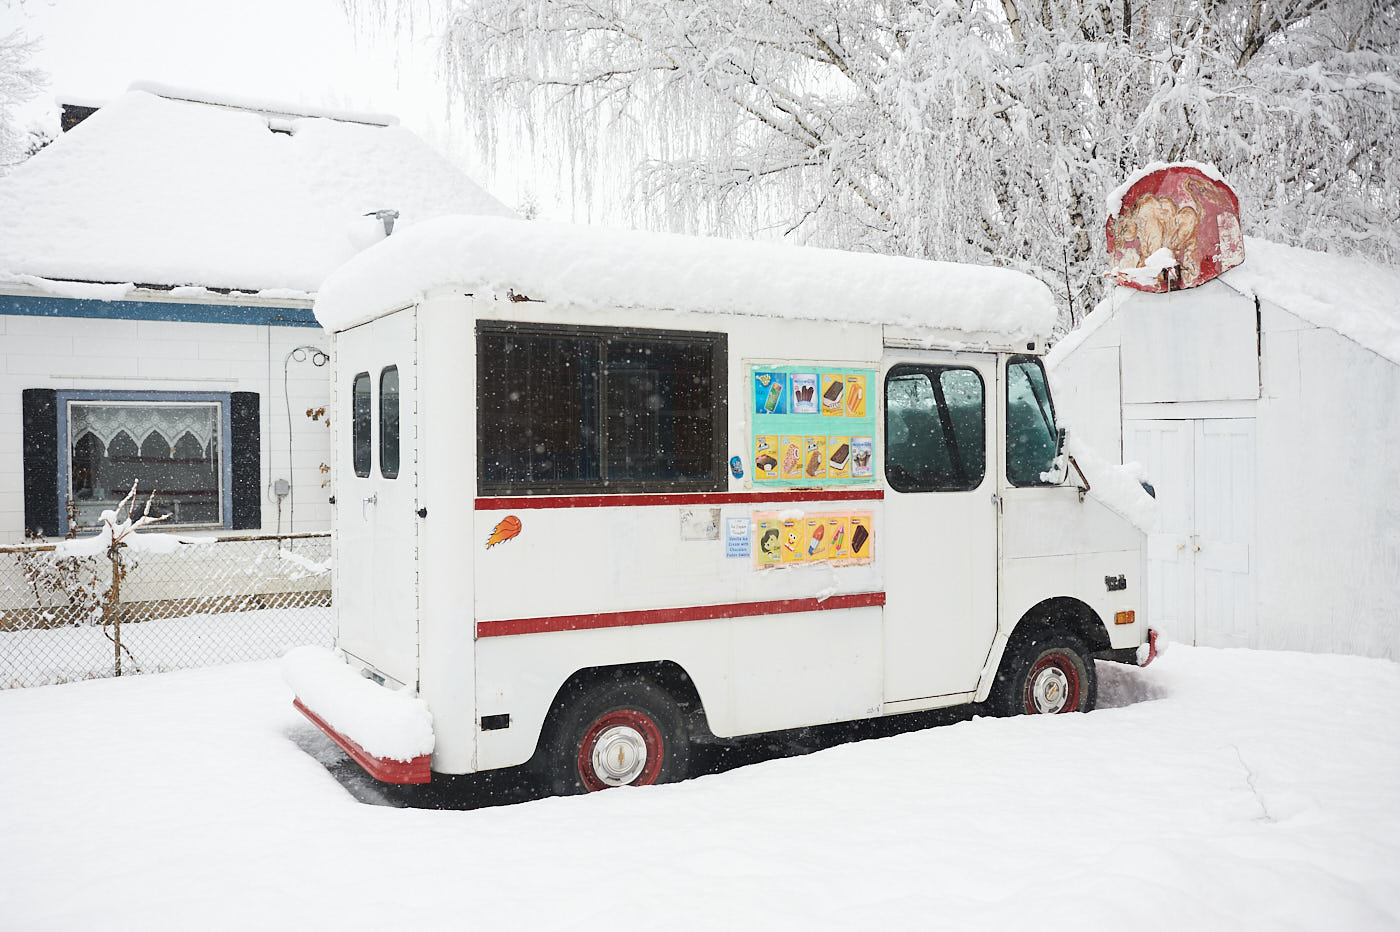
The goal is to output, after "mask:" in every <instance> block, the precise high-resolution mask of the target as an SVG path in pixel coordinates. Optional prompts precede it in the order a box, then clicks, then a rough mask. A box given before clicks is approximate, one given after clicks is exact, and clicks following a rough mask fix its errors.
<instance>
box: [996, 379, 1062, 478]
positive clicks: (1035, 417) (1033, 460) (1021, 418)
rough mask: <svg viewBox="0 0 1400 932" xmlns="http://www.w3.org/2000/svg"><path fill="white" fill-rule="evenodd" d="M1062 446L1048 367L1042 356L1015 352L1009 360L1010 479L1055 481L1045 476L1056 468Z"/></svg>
mask: <svg viewBox="0 0 1400 932" xmlns="http://www.w3.org/2000/svg"><path fill="white" fill-rule="evenodd" d="M1058 446H1059V434H1058V432H1057V431H1056V429H1055V406H1054V403H1053V402H1051V400H1050V388H1049V385H1048V384H1047V383H1046V380H1045V370H1044V368H1042V367H1041V364H1040V360H1039V359H1036V358H1034V357H1031V356H1013V357H1012V358H1011V361H1010V362H1008V363H1007V364H1006V481H1007V482H1010V483H1011V484H1012V485H1054V484H1055V483H1054V481H1053V480H1048V479H1042V478H1041V476H1042V474H1047V473H1049V472H1050V471H1051V470H1052V469H1053V467H1054V462H1055V454H1056V452H1057V448H1058Z"/></svg>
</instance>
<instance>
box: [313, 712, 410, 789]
mask: <svg viewBox="0 0 1400 932" xmlns="http://www.w3.org/2000/svg"><path fill="white" fill-rule="evenodd" d="M292 705H294V706H296V707H297V710H298V711H300V712H301V714H302V715H305V716H306V717H307V718H309V719H311V724H313V725H315V726H316V727H317V728H319V729H321V730H322V731H324V732H325V733H326V737H328V738H330V739H331V740H332V741H334V742H335V743H336V744H338V745H340V747H341V749H342V750H343V751H345V753H346V754H349V755H350V756H351V757H352V758H354V760H355V763H357V764H359V765H360V766H361V767H363V768H365V772H366V773H368V774H369V775H370V776H371V777H374V779H376V780H382V781H384V782H385V783H429V782H431V781H432V779H433V774H432V771H431V770H430V769H429V762H430V760H431V758H430V757H429V756H428V755H427V754H423V755H421V756H419V757H415V758H414V759H413V760H411V761H401V760H390V759H389V758H387V757H375V756H374V755H373V754H371V753H370V752H369V751H366V750H365V749H364V748H363V747H361V746H360V744H359V742H358V741H355V740H354V739H352V738H347V737H346V736H345V735H342V734H341V733H340V732H338V731H336V730H335V729H334V728H332V727H331V725H330V723H329V722H327V721H326V720H325V719H323V718H321V716H319V715H317V714H316V713H315V712H312V711H311V710H310V709H308V708H307V707H306V706H304V705H302V704H301V700H300V699H296V698H294V699H292Z"/></svg>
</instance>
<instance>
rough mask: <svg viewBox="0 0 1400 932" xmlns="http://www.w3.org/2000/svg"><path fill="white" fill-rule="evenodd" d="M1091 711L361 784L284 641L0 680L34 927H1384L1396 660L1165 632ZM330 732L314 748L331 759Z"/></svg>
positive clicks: (7, 908) (1390, 900)
mask: <svg viewBox="0 0 1400 932" xmlns="http://www.w3.org/2000/svg"><path fill="white" fill-rule="evenodd" d="M1100 670H1101V676H1102V678H1103V697H1102V701H1103V705H1104V706H1106V707H1105V708H1102V709H1101V710H1100V711H1098V712H1095V713H1093V714H1091V715H1074V716H1062V717H1056V718H1040V719H1032V718H1018V719H983V718H975V719H971V720H964V721H960V722H958V723H956V724H950V725H944V726H941V727H936V728H932V729H928V730H923V731H914V732H910V733H905V734H900V735H896V736H894V737H888V738H882V739H879V740H868V741H863V742H859V743H852V744H844V745H838V746H835V747H831V748H828V749H826V750H822V751H819V752H817V753H814V754H811V755H809V756H805V757H800V758H790V759H780V760H771V761H768V762H765V763H760V764H755V765H752V766H748V767H743V768H740V769H737V770H732V771H729V772H727V773H721V774H716V775H711V776H706V777H702V778H700V779H697V780H693V781H690V782H687V783H683V784H679V785H675V786H665V787H649V788H644V789H627V790H613V791H609V792H606V793H602V794H597V795H594V796H587V797H577V798H568V799H543V800H537V801H532V802H525V803H521V804H518V805H514V806H503V807H498V808H485V809H477V810H474V811H438V810H425V809H395V808H387V807H378V806H368V805H363V804H361V803H357V802H355V801H354V800H353V799H352V798H351V797H350V796H349V795H348V794H347V793H346V791H345V790H344V789H343V788H342V787H341V785H340V784H338V783H337V782H336V781H335V779H333V777H332V776H331V775H330V773H328V771H327V769H326V766H325V765H324V764H323V763H322V762H321V761H327V762H330V761H334V760H336V759H338V757H339V752H338V751H336V750H335V749H334V748H333V746H332V745H330V744H329V743H328V742H327V741H325V739H323V738H322V737H321V736H320V735H319V733H318V732H316V731H314V729H313V728H312V726H311V725H309V724H308V723H306V722H305V721H304V720H302V718H301V717H300V716H299V715H298V714H297V713H296V712H295V711H294V710H293V709H292V708H291V697H290V695H289V694H288V692H287V690H286V688H285V687H284V686H283V685H282V683H281V678H280V674H279V672H278V669H277V665H276V664H275V663H273V662H264V663H255V664H245V665H238V666H228V667H220V668H212V669H206V670H197V671H184V672H179V673H169V674H161V675H156V676H143V677H136V678H133V679H123V680H101V681H89V682H82V683H73V684H67V685H63V686H50V687H40V688H36V689H26V690H10V691H7V692H3V693H0V748H3V750H4V753H3V755H2V756H0V799H3V800H4V803H3V805H0V838H4V839H5V844H4V845H3V846H0V916H4V917H5V918H4V922H3V923H2V924H4V925H6V926H9V927H12V928H24V929H75V928H85V929H99V928H101V929H105V928H124V929H185V928H191V927H198V928H220V929H223V928H239V929H242V928H249V927H252V928H286V929H292V928H297V929H300V928H323V927H332V926H333V927H336V928H372V927H377V928H411V927H415V926H427V927H436V928H440V927H464V928H488V929H490V928H519V929H532V930H533V929H564V928H584V927H598V926H600V925H604V924H613V923H614V922H615V920H616V918H617V917H618V916H623V917H628V918H629V919H630V921H631V922H633V923H637V924H641V925H643V926H646V927H650V928H668V929H670V928H682V929H713V928H729V927H737V928H763V929H811V928H841V929H850V928H861V929H903V928H934V927H937V928H949V929H959V930H963V929H996V930H1004V929H1012V928H1026V927H1029V926H1031V925H1032V924H1042V923H1049V924H1054V925H1056V926H1060V925H1063V926H1065V927H1068V928H1074V929H1077V930H1094V929H1115V930H1116V929H1121V928H1132V929H1135V930H1136V929H1170V930H1180V929H1240V928H1251V929H1271V930H1281V929H1329V930H1331V929H1348V930H1352V929H1394V928H1396V927H1397V926H1400V884H1397V883H1396V878H1397V877H1400V796H1398V795H1397V793H1396V789H1397V787H1400V725H1397V723H1396V719H1395V716H1394V713H1393V710H1394V708H1395V707H1396V706H1397V705H1400V665H1397V664H1394V663H1391V662H1388V661H1380V660H1369V659H1363V658H1354V657H1341V656H1314V655H1303V654H1288V653H1265V652H1248V651H1215V650H1205V649H1193V648H1189V647H1185V646H1183V645H1177V646H1175V647H1173V649H1172V650H1171V651H1170V652H1169V653H1168V654H1167V655H1166V656H1164V657H1163V658H1162V659H1161V660H1160V661H1159V662H1158V663H1156V664H1154V665H1153V666H1152V667H1150V668H1148V669H1147V670H1138V669H1135V668H1123V667H1117V666H1108V665H1103V664H1101V665H1100ZM318 758H319V759H320V760H318Z"/></svg>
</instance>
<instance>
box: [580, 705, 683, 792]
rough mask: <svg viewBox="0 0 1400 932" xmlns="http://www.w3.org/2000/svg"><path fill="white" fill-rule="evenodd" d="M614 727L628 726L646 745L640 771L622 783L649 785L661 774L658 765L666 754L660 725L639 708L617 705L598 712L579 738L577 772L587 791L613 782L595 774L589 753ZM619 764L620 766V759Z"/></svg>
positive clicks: (601, 787)
mask: <svg viewBox="0 0 1400 932" xmlns="http://www.w3.org/2000/svg"><path fill="white" fill-rule="evenodd" d="M618 728H622V729H631V731H632V732H635V733H636V734H637V735H638V736H640V738H641V741H642V742H643V744H644V745H645V748H646V760H645V762H644V764H643V765H642V769H641V771H640V772H639V773H638V774H637V775H636V776H635V777H633V778H632V779H631V780H628V781H627V783H626V784H624V785H626V786H649V785H651V784H653V783H655V782H656V780H657V778H658V777H659V776H660V775H661V765H662V764H663V763H664V761H665V755H666V750H665V744H664V743H663V741H662V738H661V729H660V728H659V727H657V724H656V722H654V721H652V719H651V716H649V715H647V714H646V713H645V712H639V711H638V710H636V709H618V710H616V711H613V712H609V713H607V714H606V715H603V716H600V717H599V718H598V719H597V720H596V721H594V722H593V724H592V725H590V726H588V731H586V732H584V735H583V740H582V741H580V742H579V748H578V761H577V763H578V773H579V777H580V778H581V779H582V780H583V785H584V788H585V789H587V790H588V792H590V793H592V792H595V791H597V790H606V789H609V788H611V787H612V786H614V785H615V784H611V783H607V782H605V781H604V780H603V778H602V777H600V776H599V775H598V772H597V769H596V768H595V767H594V764H593V754H594V751H595V750H596V749H597V748H598V742H599V740H600V739H601V738H603V736H604V735H607V734H608V733H609V732H612V731H613V730H614V729H618ZM622 751H623V749H619V752H622ZM619 766H621V762H620V763H619Z"/></svg>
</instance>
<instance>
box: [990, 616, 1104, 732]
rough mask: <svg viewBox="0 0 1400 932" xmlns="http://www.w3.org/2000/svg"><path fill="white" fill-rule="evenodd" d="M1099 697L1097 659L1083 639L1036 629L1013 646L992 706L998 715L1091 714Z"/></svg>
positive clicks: (997, 684)
mask: <svg viewBox="0 0 1400 932" xmlns="http://www.w3.org/2000/svg"><path fill="white" fill-rule="evenodd" d="M1097 699H1098V676H1097V675H1096V672H1095V670H1094V661H1093V659H1092V658H1091V657H1090V656H1089V654H1088V652H1087V651H1086V650H1085V649H1084V645H1083V644H1081V643H1080V642H1079V640H1078V639H1077V638H1075V637H1073V636H1071V635H1068V634H1061V633H1059V632H1036V633H1033V634H1031V635H1029V636H1028V637H1027V638H1026V639H1025V640H1023V641H1021V642H1020V643H1019V644H1017V645H1015V646H1014V647H1013V648H1012V649H1010V650H1008V651H1007V653H1006V656H1005V657H1003V658H1002V661H1001V668H1000V669H999V670H998V671H997V680H996V685H995V686H994V687H993V689H992V697H991V700H992V707H993V708H994V710H995V711H996V712H997V714H998V715H1023V714H1024V715H1058V714H1060V713H1063V712H1088V711H1091V710H1092V709H1093V708H1094V704H1095V702H1096V701H1097Z"/></svg>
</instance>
